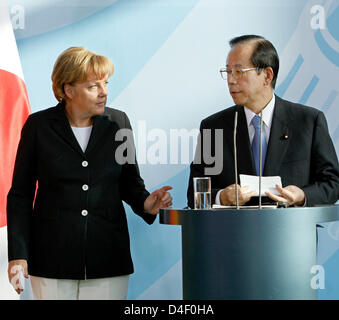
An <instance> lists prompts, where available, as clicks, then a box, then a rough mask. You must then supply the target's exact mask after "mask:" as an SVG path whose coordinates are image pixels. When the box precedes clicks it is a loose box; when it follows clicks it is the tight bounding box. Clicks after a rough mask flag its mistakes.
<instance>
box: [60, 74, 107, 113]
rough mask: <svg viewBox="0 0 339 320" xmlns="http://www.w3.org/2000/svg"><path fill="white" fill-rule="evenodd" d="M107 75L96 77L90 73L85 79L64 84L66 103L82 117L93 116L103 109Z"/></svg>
mask: <svg viewBox="0 0 339 320" xmlns="http://www.w3.org/2000/svg"><path fill="white" fill-rule="evenodd" d="M107 80H108V77H107V76H106V77H105V78H103V79H97V78H96V76H94V75H93V74H90V75H89V77H88V79H87V81H85V82H80V83H75V84H74V85H69V84H68V85H65V94H66V96H67V99H66V102H67V104H70V105H72V108H73V109H75V110H76V111H77V113H78V114H81V115H82V116H83V117H93V116H96V115H100V114H102V113H103V112H104V111H105V106H106V102H107V94H108V90H107V83H108V81H107Z"/></svg>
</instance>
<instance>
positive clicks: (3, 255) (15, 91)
mask: <svg viewBox="0 0 339 320" xmlns="http://www.w3.org/2000/svg"><path fill="white" fill-rule="evenodd" d="M0 43H1V49H0V300H1V299H18V297H19V296H18V294H17V293H16V292H15V291H14V289H13V288H12V286H11V285H10V283H9V281H8V276H7V267H8V261H7V257H8V256H7V221H6V198H7V193H8V191H9V189H10V187H11V180H12V174H13V168H14V161H15V156H16V150H17V147H18V143H19V139H20V133H21V129H22V126H23V124H24V122H25V121H26V119H27V116H28V114H29V112H30V108H29V102H28V96H27V91H26V86H25V82H24V80H23V73H22V69H21V64H20V58H19V54H18V50H17V46H16V42H15V38H14V33H13V29H12V25H11V21H10V17H9V14H8V9H7V6H6V1H5V0H0Z"/></svg>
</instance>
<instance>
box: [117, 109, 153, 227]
mask: <svg viewBox="0 0 339 320" xmlns="http://www.w3.org/2000/svg"><path fill="white" fill-rule="evenodd" d="M124 116H125V126H124V127H125V128H126V129H130V130H132V127H131V124H130V121H129V119H128V117H127V115H126V114H124ZM132 138H133V135H131V137H130V139H129V140H128V141H127V142H128V143H130V148H131V150H133V152H134V154H135V144H134V141H133V140H132ZM133 158H134V159H133V163H128V162H127V163H125V164H124V165H123V166H122V174H121V177H120V194H121V197H122V200H123V201H125V202H126V203H127V204H129V205H130V206H131V207H132V209H133V211H134V212H135V213H136V214H138V215H139V216H140V217H141V218H143V219H144V220H145V221H146V222H147V223H148V224H152V223H153V222H154V220H155V218H156V216H155V215H152V214H149V213H147V212H145V211H144V202H145V200H146V198H147V197H148V196H149V192H148V191H147V190H146V188H145V184H144V181H143V179H142V178H141V176H140V171H139V166H138V163H137V160H136V157H133Z"/></svg>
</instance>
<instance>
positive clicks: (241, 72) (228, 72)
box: [220, 68, 258, 80]
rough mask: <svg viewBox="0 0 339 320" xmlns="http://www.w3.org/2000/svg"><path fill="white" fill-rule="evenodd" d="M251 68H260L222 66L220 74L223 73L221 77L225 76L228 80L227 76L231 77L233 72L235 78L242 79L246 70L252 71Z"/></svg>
mask: <svg viewBox="0 0 339 320" xmlns="http://www.w3.org/2000/svg"><path fill="white" fill-rule="evenodd" d="M250 70H258V68H246V69H241V68H235V69H227V68H221V69H220V75H221V78H223V79H224V80H227V78H229V77H230V76H231V74H232V76H233V78H234V79H235V80H240V79H242V77H243V76H244V73H245V72H246V71H250Z"/></svg>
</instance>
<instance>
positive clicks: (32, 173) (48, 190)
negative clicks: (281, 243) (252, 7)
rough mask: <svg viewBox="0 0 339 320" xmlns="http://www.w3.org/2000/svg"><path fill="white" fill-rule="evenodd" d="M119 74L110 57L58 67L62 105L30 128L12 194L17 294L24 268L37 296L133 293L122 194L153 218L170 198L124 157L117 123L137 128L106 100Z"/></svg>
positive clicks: (69, 57) (90, 55) (70, 55)
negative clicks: (109, 85)
mask: <svg viewBox="0 0 339 320" xmlns="http://www.w3.org/2000/svg"><path fill="white" fill-rule="evenodd" d="M113 71H114V68H113V63H112V62H111V60H110V59H108V58H107V57H104V56H100V55H97V54H96V53H94V52H91V51H89V50H87V49H84V48H81V47H71V48H69V49H67V50H65V51H64V52H63V53H62V54H61V55H60V56H59V57H58V59H57V61H56V63H55V65H54V69H53V73H52V83H53V91H54V95H55V97H56V99H57V100H58V101H59V103H58V105H57V106H55V107H52V108H49V109H46V110H43V111H40V112H36V113H33V114H31V115H30V116H29V118H28V119H27V121H26V123H25V125H24V127H23V129H22V134H21V140H20V143H19V147H18V151H17V157H16V162H15V169H14V174H13V182H12V187H11V189H10V192H9V194H8V199H7V220H8V259H9V267H8V273H9V280H10V282H11V283H12V284H13V286H14V287H15V289H16V291H17V292H18V293H21V291H22V288H21V287H20V286H19V285H18V284H19V282H18V279H19V276H18V275H19V272H20V271H21V272H22V273H23V274H24V276H25V277H26V278H27V277H28V275H30V280H31V285H32V290H33V295H34V298H35V299H125V298H126V295H127V289H128V280H129V275H130V274H131V273H133V263H132V259H131V253H130V244H129V234H128V227H127V220H126V215H125V210H124V207H123V203H122V201H125V202H126V203H127V204H129V205H130V206H131V207H132V209H133V211H134V212H135V213H136V214H138V215H139V216H140V217H141V218H143V219H144V220H145V221H146V222H147V223H148V224H151V223H153V222H154V220H155V215H156V214H157V213H158V211H159V208H161V207H168V206H170V205H171V203H172V198H171V195H170V194H169V192H168V190H170V189H171V187H169V186H165V187H162V188H161V189H158V190H156V191H154V192H153V193H152V194H149V192H148V191H147V190H146V189H145V185H144V182H143V180H142V178H141V177H140V174H139V168H138V165H137V162H136V159H135V152H134V153H133V152H132V157H129V159H130V160H131V159H132V161H127V162H126V161H121V159H119V157H117V156H116V154H117V150H118V148H119V147H120V148H121V147H122V146H123V144H124V143H126V141H125V140H121V139H116V137H117V135H118V134H119V130H121V129H123V130H131V125H130V122H129V119H128V117H127V115H126V114H125V113H124V112H122V111H119V110H116V109H112V108H107V107H106V101H107V94H108V90H107V83H108V78H109V77H110V76H111V75H112V74H113ZM128 145H129V146H130V147H132V151H133V150H134V144H133V141H132V142H131V141H128ZM129 150H130V149H129ZM129 150H127V151H129ZM120 158H121V157H120ZM36 189H37V190H36Z"/></svg>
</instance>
